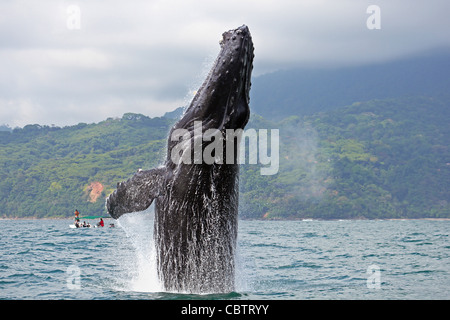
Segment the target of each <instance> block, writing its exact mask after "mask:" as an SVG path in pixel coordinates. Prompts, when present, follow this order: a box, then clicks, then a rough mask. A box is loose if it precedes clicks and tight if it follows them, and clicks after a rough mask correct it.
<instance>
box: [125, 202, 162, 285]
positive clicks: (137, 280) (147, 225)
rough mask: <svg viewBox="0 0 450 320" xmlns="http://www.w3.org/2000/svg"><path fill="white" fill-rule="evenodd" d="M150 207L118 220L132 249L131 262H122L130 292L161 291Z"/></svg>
mask: <svg viewBox="0 0 450 320" xmlns="http://www.w3.org/2000/svg"><path fill="white" fill-rule="evenodd" d="M152 207H153V206H152ZM152 207H150V208H149V209H147V210H145V211H142V212H135V213H131V214H127V215H124V216H122V217H120V218H119V219H118V226H119V227H120V228H122V229H123V230H124V231H125V234H126V236H127V238H128V239H130V242H131V245H132V249H134V251H133V252H132V254H131V255H130V257H129V260H132V261H123V263H126V264H127V266H126V267H125V268H126V269H127V273H128V275H127V278H128V279H127V280H126V281H127V283H126V284H125V286H126V288H127V289H128V290H130V291H138V292H161V291H163V288H162V285H161V283H160V281H159V278H158V272H157V263H156V251H155V242H154V238H153V223H154V220H153V214H152V213H151V208H152Z"/></svg>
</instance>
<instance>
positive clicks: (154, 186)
mask: <svg viewBox="0 0 450 320" xmlns="http://www.w3.org/2000/svg"><path fill="white" fill-rule="evenodd" d="M165 172H166V168H165V167H161V168H156V169H152V170H146V171H138V172H137V173H135V175H134V176H133V177H131V178H130V179H128V180H127V181H126V182H120V183H118V184H117V190H115V191H114V192H113V193H112V194H111V195H110V196H109V197H108V199H107V200H106V209H107V211H108V213H109V214H110V215H111V217H113V218H114V219H117V218H119V217H120V216H121V215H123V214H124V213H130V212H136V211H142V210H145V209H147V208H148V207H150V205H151V204H152V202H153V199H155V198H156V197H158V196H159V195H161V194H162V193H163V192H164V187H163V184H164V181H165Z"/></svg>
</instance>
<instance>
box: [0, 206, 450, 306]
mask: <svg viewBox="0 0 450 320" xmlns="http://www.w3.org/2000/svg"><path fill="white" fill-rule="evenodd" d="M110 222H114V221H113V220H106V226H107V225H108V224H109V223H110ZM71 223H72V221H70V220H0V299H86V300H91V299H102V300H103V299H125V300H126V299H152V300H154V299H157V300H158V299H163V300H172V299H230V300H241V299H242V300H247V299H257V300H265V299H270V300H280V299H282V300H299V299H449V298H450V295H449V288H450V237H449V233H450V221H427V220H405V221H240V222H239V238H238V250H237V251H238V259H237V260H238V265H237V272H236V284H237V287H236V292H231V293H226V294H204V295H192V294H184V293H174V292H164V291H163V290H162V288H161V286H160V284H159V281H158V279H157V275H156V264H155V258H154V248H153V247H152V243H153V241H152V228H153V226H152V224H153V220H151V215H149V214H148V213H140V214H131V215H128V216H127V215H125V216H123V217H122V218H120V219H119V221H116V222H115V223H116V227H115V228H108V227H105V228H95V229H94V228H92V229H89V228H83V229H71V228H69V224H71Z"/></svg>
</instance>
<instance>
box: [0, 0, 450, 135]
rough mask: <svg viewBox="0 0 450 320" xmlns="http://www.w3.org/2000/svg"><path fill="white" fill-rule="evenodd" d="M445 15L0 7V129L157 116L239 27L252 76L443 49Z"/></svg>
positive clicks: (109, 4) (264, 3) (266, 8)
mask: <svg viewBox="0 0 450 320" xmlns="http://www.w3.org/2000/svg"><path fill="white" fill-rule="evenodd" d="M370 5H377V6H378V7H379V9H380V20H377V21H374V20H373V18H376V17H375V16H372V11H371V12H369V13H368V12H367V9H368V7H369V6H370ZM449 12H450V1H448V0H428V1H425V0H371V1H365V0H270V1H269V0H226V1H225V0H220V1H219V0H156V1H153V0H128V1H118V0H108V1H105V0H84V1H83V0H79V1H77V0H73V1H64V0H62V1H57V0H40V1H35V0H24V1H20V0H14V1H13V0H0V125H1V124H8V125H9V126H11V127H14V126H24V125H26V124H34V123H38V124H42V125H44V124H45V125H51V124H55V125H57V126H65V125H74V124H77V123H79V122H86V123H92V122H99V121H102V120H105V119H106V118H108V117H121V116H122V115H123V114H124V113H126V112H136V113H143V114H145V115H148V116H152V117H153V116H161V115H163V114H164V113H165V112H166V111H171V110H173V109H175V108H177V107H179V106H181V105H185V104H186V103H188V102H189V99H190V98H191V97H192V92H193V91H194V90H195V89H196V88H197V87H198V86H199V85H200V84H201V81H202V80H203V77H204V76H205V75H206V73H207V71H208V68H209V66H210V65H211V63H212V62H213V60H214V58H215V56H216V55H217V53H218V52H219V40H220V39H221V34H222V33H223V32H224V31H226V30H230V29H233V28H236V27H238V26H240V25H242V24H246V25H248V26H249V28H250V31H251V33H252V36H253V41H254V45H255V61H254V67H255V68H254V76H258V75H261V74H264V73H267V72H272V71H275V70H278V69H286V68H294V67H303V66H313V67H330V66H332V67H334V66H346V65H352V64H366V63H376V62H380V61H386V60H389V59H396V58H400V57H402V56H405V55H411V54H416V53H420V52H422V51H426V50H431V49H434V48H439V47H444V46H450V37H449V35H448V30H450V19H449V18H448V15H449ZM368 20H369V22H370V23H372V24H371V25H374V23H376V22H379V23H380V24H379V26H380V27H381V29H369V28H368V26H367V21H368ZM370 23H369V24H370Z"/></svg>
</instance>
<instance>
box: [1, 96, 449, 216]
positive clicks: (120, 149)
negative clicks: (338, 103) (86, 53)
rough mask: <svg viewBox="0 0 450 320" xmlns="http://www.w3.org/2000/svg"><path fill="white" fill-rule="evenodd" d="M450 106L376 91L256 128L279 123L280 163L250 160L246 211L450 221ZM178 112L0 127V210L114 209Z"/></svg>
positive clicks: (253, 124) (162, 147)
mask: <svg viewBox="0 0 450 320" xmlns="http://www.w3.org/2000/svg"><path fill="white" fill-rule="evenodd" d="M449 119H450V106H449V103H448V102H447V101H446V100H440V99H437V98H429V97H409V98H397V99H382V100H370V101H366V102H357V103H353V104H352V105H350V106H347V107H343V108H339V109H335V110H331V111H327V112H322V113H315V114H312V115H307V116H290V117H287V118H285V119H283V120H281V121H279V122H274V121H269V120H267V119H264V118H262V117H260V116H258V115H257V114H255V113H252V116H251V120H250V123H249V124H248V125H247V129H248V128H255V129H270V128H277V129H280V169H279V172H278V174H276V175H272V176H262V175H260V171H259V169H260V165H250V164H246V165H242V166H241V184H240V189H241V190H240V191H241V193H240V216H241V218H267V219H286V218H323V219H342V218H418V217H446V218H450V129H449V125H448V122H449ZM174 121H175V120H174V119H170V118H169V117H162V118H148V117H146V116H144V115H138V114H125V115H124V116H123V117H122V118H120V119H111V118H110V119H108V120H106V121H103V122H100V123H97V124H81V123H80V124H78V125H76V126H70V127H64V128H58V127H48V126H39V125H29V126H26V127H24V128H22V129H14V130H12V131H11V130H5V131H1V132H0V217H39V218H43V217H70V216H72V215H73V211H74V210H75V209H78V210H79V211H80V212H81V213H82V215H87V214H89V215H94V214H95V215H97V214H105V213H106V212H105V209H104V200H105V197H106V196H107V195H108V194H109V193H111V192H112V191H113V190H114V188H115V185H116V183H117V182H119V181H122V180H125V179H127V178H129V177H130V176H131V175H132V174H133V173H134V172H135V171H136V170H137V169H139V168H143V169H149V168H152V167H154V166H155V165H157V164H159V163H161V162H162V160H163V159H164V157H165V152H166V137H167V134H168V131H169V128H170V126H171V125H172V124H173V122H174Z"/></svg>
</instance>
